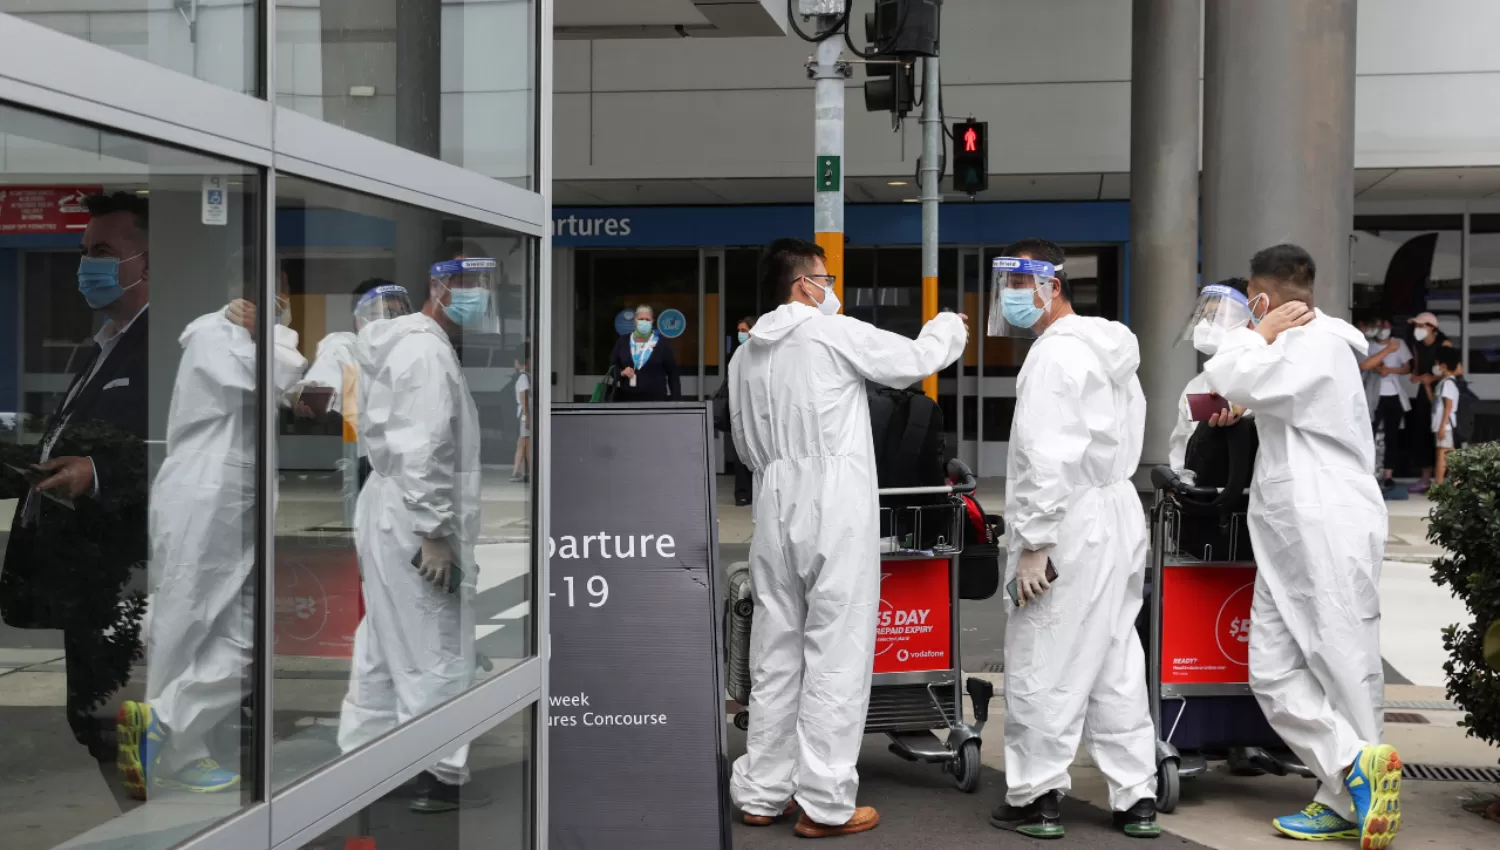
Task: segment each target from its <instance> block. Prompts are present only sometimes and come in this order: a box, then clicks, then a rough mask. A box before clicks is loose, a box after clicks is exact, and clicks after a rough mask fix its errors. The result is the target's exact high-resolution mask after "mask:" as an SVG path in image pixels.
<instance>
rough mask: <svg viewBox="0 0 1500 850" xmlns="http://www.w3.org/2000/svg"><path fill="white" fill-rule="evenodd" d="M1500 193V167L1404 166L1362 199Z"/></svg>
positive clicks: (1476, 196) (1464, 197) (1470, 196)
mask: <svg viewBox="0 0 1500 850" xmlns="http://www.w3.org/2000/svg"><path fill="white" fill-rule="evenodd" d="M1496 193H1500V168H1402V169H1398V170H1396V171H1393V172H1391V173H1390V174H1389V175H1387V176H1386V177H1385V178H1384V179H1382V180H1380V181H1379V182H1378V183H1375V184H1374V185H1372V186H1370V188H1368V189H1366V190H1365V191H1364V192H1362V193H1360V195H1359V199H1360V200H1361V201H1410V200H1476V199H1479V198H1484V197H1488V196H1490V195H1494V194H1496Z"/></svg>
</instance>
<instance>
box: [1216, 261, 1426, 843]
mask: <svg viewBox="0 0 1500 850" xmlns="http://www.w3.org/2000/svg"><path fill="white" fill-rule="evenodd" d="M1315 275H1316V266H1315V265H1314V263H1313V259H1312V257H1311V256H1309V255H1308V253H1307V252H1306V251H1304V250H1302V249H1301V248H1298V247H1297V246H1295V245H1277V246H1275V247H1272V248H1267V249H1265V250H1264V251H1261V252H1260V253H1258V254H1256V255H1255V257H1254V259H1252V260H1251V262H1250V289H1249V294H1250V311H1251V316H1252V322H1253V323H1254V324H1255V325H1256V328H1255V329H1254V330H1251V329H1249V328H1245V329H1241V330H1236V331H1234V332H1233V333H1230V334H1228V335H1226V336H1225V337H1224V341H1223V343H1222V344H1221V345H1220V347H1219V353H1218V355H1217V356H1215V357H1214V358H1213V359H1212V360H1210V361H1208V364H1207V366H1205V367H1204V372H1205V374H1206V375H1207V376H1208V379H1209V382H1210V383H1211V384H1212V385H1213V386H1214V388H1215V389H1217V390H1218V391H1219V393H1220V394H1221V395H1223V396H1224V397H1225V398H1227V399H1229V400H1230V401H1232V402H1234V403H1236V404H1241V405H1244V406H1246V407H1250V408H1253V409H1254V410H1255V423H1256V430H1257V431H1258V433H1259V436H1260V450H1259V452H1258V453H1257V455H1256V459H1255V477H1254V479H1253V480H1252V482H1251V488H1250V516H1249V526H1250V540H1251V543H1252V544H1253V545H1254V547H1255V561H1256V566H1257V568H1258V571H1257V575H1256V581H1255V597H1254V602H1253V603H1252V608H1251V626H1250V688H1251V690H1252V691H1254V692H1255V696H1256V699H1257V701H1258V702H1259V703H1260V707H1261V710H1262V711H1264V712H1265V715H1266V719H1267V720H1269V721H1270V723H1271V728H1273V729H1275V730H1276V733H1277V734H1278V735H1280V736H1281V738H1282V740H1283V741H1285V742H1286V744H1287V746H1289V747H1291V749H1292V751H1293V752H1294V753H1296V754H1297V756H1298V757H1299V758H1300V759H1301V761H1302V762H1303V763H1304V764H1306V765H1307V766H1308V767H1309V768H1311V769H1312V770H1313V772H1314V773H1316V774H1317V776H1318V778H1319V780H1320V782H1321V787H1320V788H1319V790H1318V793H1317V796H1316V798H1315V801H1314V802H1313V803H1312V804H1310V805H1309V806H1308V807H1307V808H1306V809H1303V810H1302V812H1300V813H1298V814H1295V815H1288V816H1286V817H1280V818H1277V819H1276V820H1275V822H1274V825H1275V827H1276V829H1277V830H1278V831H1280V832H1282V833H1283V834H1285V835H1289V836H1291V837H1293V838H1303V839H1313V840H1327V839H1342V838H1349V839H1354V838H1358V839H1360V840H1361V846H1362V847H1366V848H1381V847H1385V846H1387V845H1388V844H1389V843H1390V841H1391V838H1392V837H1393V836H1394V835H1395V833H1396V831H1397V829H1399V828H1400V824H1401V816H1400V799H1399V797H1400V790H1401V759H1400V757H1399V756H1398V755H1397V754H1396V751H1395V750H1394V749H1393V748H1391V747H1389V746H1384V745H1382V744H1381V743H1380V740H1381V737H1382V733H1383V728H1382V720H1383V718H1382V715H1381V708H1380V706H1381V700H1382V698H1383V696H1384V690H1385V683H1384V676H1383V672H1382V666H1381V660H1380V593H1379V582H1380V567H1381V561H1382V560H1383V558H1384V555H1385V538H1386V510H1385V503H1384V501H1383V500H1382V499H1381V494H1380V488H1379V486H1378V485H1377V484H1376V482H1375V481H1374V480H1373V479H1372V478H1371V476H1370V470H1371V469H1372V468H1373V464H1374V451H1375V447H1374V440H1373V437H1372V435H1371V430H1370V427H1371V426H1370V417H1369V416H1368V414H1367V411H1368V408H1367V406H1366V400H1365V389H1364V385H1363V382H1362V381H1361V379H1360V372H1359V364H1360V361H1361V360H1363V359H1364V358H1365V357H1366V356H1367V354H1368V351H1369V341H1368V340H1366V339H1365V337H1364V336H1363V335H1362V334H1361V333H1360V332H1359V331H1358V330H1355V329H1354V327H1352V326H1351V325H1349V324H1348V323H1347V322H1344V321H1342V320H1340V319H1336V318H1333V317H1332V316H1327V315H1324V314H1323V313H1321V312H1319V311H1317V310H1316V309H1314V307H1313V280H1314V278H1315Z"/></svg>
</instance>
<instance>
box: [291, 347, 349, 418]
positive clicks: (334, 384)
mask: <svg viewBox="0 0 1500 850" xmlns="http://www.w3.org/2000/svg"><path fill="white" fill-rule="evenodd" d="M356 339H358V337H356V336H355V335H354V334H352V333H349V332H348V331H334V332H333V333H331V334H329V335H327V336H325V337H323V338H322V339H320V340H318V353H317V355H316V356H314V357H313V364H312V366H310V367H308V370H307V374H306V375H305V376H303V380H304V381H306V382H307V383H309V384H317V385H318V386H320V387H331V388H332V389H333V400H332V401H330V402H329V403H328V409H329V410H332V411H334V412H336V413H342V412H343V410H344V367H346V366H353V365H354V344H355V340H356Z"/></svg>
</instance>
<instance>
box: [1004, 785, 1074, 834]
mask: <svg viewBox="0 0 1500 850" xmlns="http://www.w3.org/2000/svg"><path fill="white" fill-rule="evenodd" d="M990 826H993V827H995V828H996V829H1008V830H1010V831H1012V832H1019V833H1020V834H1022V835H1024V836H1026V837H1028V838H1042V839H1050V838H1062V837H1063V825H1062V792H1061V791H1048V792H1047V793H1045V794H1043V795H1042V796H1040V797H1038V798H1037V799H1035V800H1032V801H1031V802H1030V803H1028V804H1026V805H1024V806H1009V805H1001V806H999V807H997V808H996V809H995V810H994V811H993V812H991V813H990Z"/></svg>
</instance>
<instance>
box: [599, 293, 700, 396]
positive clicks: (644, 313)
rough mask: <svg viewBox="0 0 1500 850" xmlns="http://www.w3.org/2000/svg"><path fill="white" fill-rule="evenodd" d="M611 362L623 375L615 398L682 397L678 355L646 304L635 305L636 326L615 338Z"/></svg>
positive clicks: (619, 373) (616, 370)
mask: <svg viewBox="0 0 1500 850" xmlns="http://www.w3.org/2000/svg"><path fill="white" fill-rule="evenodd" d="M609 365H610V367H611V368H613V369H614V370H615V373H616V374H617V375H619V376H620V385H619V388H618V389H617V390H616V392H615V401H682V379H681V377H680V376H679V375H678V373H677V355H676V354H675V353H673V351H672V345H671V343H669V342H667V341H666V340H665V339H663V338H662V336H661V334H660V333H659V332H658V331H657V330H656V317H655V313H653V312H652V310H651V308H650V307H649V306H647V305H645V304H642V305H641V306H639V307H637V308H635V329H634V330H632V331H631V332H630V333H628V334H625V335H624V336H622V337H620V338H619V339H618V340H616V341H615V348H614V351H612V352H611V353H610V356H609Z"/></svg>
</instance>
